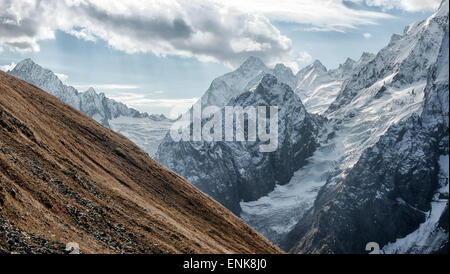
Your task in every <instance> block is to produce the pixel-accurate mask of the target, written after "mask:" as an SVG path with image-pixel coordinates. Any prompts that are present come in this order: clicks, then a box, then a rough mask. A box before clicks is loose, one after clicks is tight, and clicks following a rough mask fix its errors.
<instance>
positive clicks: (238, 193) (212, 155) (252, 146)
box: [157, 74, 323, 214]
mask: <svg viewBox="0 0 450 274" xmlns="http://www.w3.org/2000/svg"><path fill="white" fill-rule="evenodd" d="M227 105H228V106H240V107H243V108H246V107H248V106H251V107H254V106H267V107H269V106H277V107H278V140H277V141H278V147H277V149H276V151H275V152H261V151H260V146H259V145H260V144H262V143H265V142H262V141H260V140H259V139H257V140H256V142H252V141H250V142H227V141H219V142H206V141H201V142H193V141H189V142H184V141H181V142H175V141H173V140H172V139H171V136H170V135H168V136H167V137H166V138H165V139H164V141H163V142H162V143H161V145H160V146H159V149H158V153H157V160H158V161H159V162H160V163H162V164H163V165H165V166H166V167H168V168H170V169H173V170H174V171H176V172H178V173H180V174H182V175H183V176H184V177H186V178H187V179H188V180H189V181H190V182H192V183H193V184H194V185H195V186H197V187H198V188H200V189H201V190H202V191H204V192H205V193H207V194H209V195H211V196H212V197H213V198H214V199H216V200H217V201H219V202H220V203H222V204H223V205H225V206H226V207H227V208H229V209H231V210H232V211H233V212H235V213H236V214H239V213H240V206H239V202H241V201H252V200H256V199H258V198H259V197H261V196H264V195H266V194H267V193H269V192H270V191H272V190H273V188H274V187H275V184H285V183H287V182H288V181H289V179H290V178H291V177H292V174H293V172H294V171H295V170H297V169H298V168H299V167H301V166H302V165H304V164H305V163H306V162H305V159H306V158H308V157H309V156H310V155H311V154H312V152H313V151H314V150H315V148H316V146H317V142H316V136H317V135H318V128H319V126H318V125H319V124H320V123H322V122H323V121H322V119H321V118H319V117H316V116H314V115H310V114H309V113H307V111H306V110H305V108H304V107H303V105H302V102H301V101H300V98H299V97H298V96H297V95H296V94H295V93H294V92H293V91H292V89H291V88H290V87H289V86H288V85H286V84H284V83H281V82H279V81H278V79H277V78H276V77H275V76H273V75H271V74H266V75H264V76H263V78H262V79H261V80H260V82H259V83H257V84H256V85H255V86H254V87H253V88H251V89H250V90H249V91H247V92H244V93H242V94H240V95H239V96H237V97H236V98H234V99H231V101H230V102H229V103H228V104H227ZM223 112H224V110H223V109H222V113H223ZM224 116H225V115H222V117H224ZM222 124H223V125H224V124H225V122H223V123H222ZM235 127H236V125H235V124H234V128H235ZM223 134H224V133H223ZM223 140H224V138H223Z"/></svg>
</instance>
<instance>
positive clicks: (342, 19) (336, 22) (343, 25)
mask: <svg viewBox="0 0 450 274" xmlns="http://www.w3.org/2000/svg"><path fill="white" fill-rule="evenodd" d="M224 3H225V4H226V5H228V6H232V7H234V8H237V9H240V10H242V11H246V12H248V13H262V14H264V15H265V16H267V17H268V18H270V19H271V20H277V21H283V22H294V23H300V24H307V25H311V28H309V29H310V30H320V31H323V30H327V31H329V30H334V31H344V30H345V29H348V28H352V29H354V28H357V27H358V26H359V25H372V24H376V23H377V20H379V19H386V18H392V16H391V15H388V14H386V13H381V12H374V11H366V10H355V9H351V8H349V7H347V6H346V5H344V4H343V1H342V0H314V1H311V0H277V1H276V2H274V1H273V0H252V1H242V0H227V1H224Z"/></svg>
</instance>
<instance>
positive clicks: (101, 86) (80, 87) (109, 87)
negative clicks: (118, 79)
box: [72, 84, 139, 91]
mask: <svg viewBox="0 0 450 274" xmlns="http://www.w3.org/2000/svg"><path fill="white" fill-rule="evenodd" d="M72 86H73V87H74V88H76V89H78V90H87V89H89V88H90V87H93V88H94V89H95V90H100V91H102V90H115V89H118V90H125V89H138V88H139V86H136V85H121V84H82V85H77V84H73V85H72Z"/></svg>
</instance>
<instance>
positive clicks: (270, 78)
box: [8, 0, 449, 253]
mask: <svg viewBox="0 0 450 274" xmlns="http://www.w3.org/2000/svg"><path fill="white" fill-rule="evenodd" d="M448 10H449V1H448V0H444V1H442V3H441V5H440V7H439V9H438V10H437V11H436V12H435V13H434V14H433V15H432V16H430V17H429V18H427V19H425V20H423V21H420V22H416V23H413V24H411V25H409V26H407V27H406V28H405V30H404V32H403V33H402V34H394V35H392V37H391V39H390V41H389V43H388V44H387V45H386V46H385V47H384V48H382V49H381V50H380V51H379V52H378V53H376V54H371V53H363V54H362V56H361V57H360V59H359V60H357V61H355V60H352V59H350V58H349V59H347V60H346V61H345V62H344V63H343V64H341V65H340V66H339V67H338V68H335V69H327V68H326V67H325V66H324V65H323V64H322V63H321V62H320V61H318V60H316V61H314V62H313V63H312V64H311V65H309V66H307V67H305V68H303V69H301V70H300V71H299V72H298V73H296V74H294V73H293V72H292V70H291V69H289V68H288V67H286V66H285V65H283V64H277V65H275V66H274V67H273V68H269V67H268V66H266V65H265V64H264V63H263V62H262V61H261V60H260V59H258V58H256V57H249V58H248V59H247V60H246V61H245V62H244V63H243V64H242V65H241V66H239V67H238V68H237V69H236V70H234V71H232V72H230V73H227V74H225V75H222V76H220V77H218V78H216V79H214V80H213V81H212V83H211V85H210V87H209V88H208V89H207V90H206V92H205V93H204V94H203V96H202V97H201V98H200V100H199V102H198V103H199V104H201V105H202V107H206V106H217V107H218V108H219V109H220V111H221V112H223V111H224V107H225V106H233V107H244V108H245V107H248V106H277V107H278V121H279V123H278V129H279V130H278V149H277V150H276V151H274V152H261V151H259V149H258V148H259V146H260V145H261V144H264V142H262V141H261V140H259V139H257V140H256V141H252V142H227V141H219V142H209V141H183V142H176V141H174V140H173V139H172V138H171V136H170V135H169V134H168V133H167V131H168V128H169V127H170V126H171V125H172V123H173V122H174V121H172V120H169V119H167V118H165V117H163V116H155V115H148V114H145V113H140V112H138V111H136V110H134V109H130V108H128V107H126V106H125V105H123V104H121V103H118V102H115V101H113V100H111V99H108V98H106V97H105V96H104V95H103V94H97V93H96V92H95V91H94V90H93V89H90V90H88V91H86V92H83V93H79V92H78V91H76V90H75V89H74V88H72V87H68V86H65V85H63V84H62V83H61V81H59V79H58V78H57V77H56V75H54V74H53V73H52V72H51V71H49V70H46V69H43V68H41V67H40V66H38V65H37V64H34V63H33V62H32V61H31V60H29V59H27V60H24V61H22V62H20V63H19V64H18V65H17V66H16V68H14V69H13V70H12V71H11V72H9V73H10V74H11V75H14V76H17V77H19V78H21V79H24V80H25V81H27V82H29V83H31V84H34V85H36V86H37V87H40V88H42V89H44V90H45V91H47V92H49V93H50V94H52V95H54V96H56V97H57V98H59V99H61V100H62V101H64V102H66V103H67V104H69V105H71V106H73V107H75V108H76V109H78V110H81V111H82V112H84V113H85V114H87V115H89V116H90V117H92V118H94V119H95V120H97V121H98V122H100V123H102V124H103V125H105V126H107V127H109V128H111V129H112V130H115V131H117V132H119V133H123V134H124V135H125V136H126V137H129V138H130V139H131V140H132V141H134V142H135V143H136V144H137V145H138V146H140V147H141V148H142V149H144V150H145V151H147V152H148V153H149V154H150V155H151V156H154V157H155V160H156V161H158V162H159V163H161V164H162V165H164V166H165V167H166V168H169V169H171V170H173V171H174V172H176V173H178V174H180V175H181V176H183V177H184V178H186V179H187V181H189V182H190V183H192V184H193V185H194V186H195V187H197V188H199V189H200V190H201V191H203V192H204V193H206V194H207V195H209V196H210V197H211V198H213V199H215V200H217V201H218V202H220V203H221V204H222V205H224V206H225V207H227V208H228V209H229V210H231V211H232V212H233V213H234V214H236V215H238V216H240V217H241V218H242V219H243V220H244V221H245V222H246V223H247V224H249V225H250V226H251V227H253V228H254V229H256V230H257V231H259V232H260V233H261V234H262V235H264V236H265V237H267V238H268V239H269V240H270V241H272V242H273V243H275V244H276V245H278V246H279V247H281V248H282V249H283V250H285V251H289V252H292V253H366V252H367V251H366V245H367V244H368V243H375V244H377V245H379V247H380V249H381V252H384V253H448V222H449V221H448V192H449V190H448V189H449V185H448V182H449V171H448V166H449V163H448V155H449V151H448V139H449V135H448V124H449V121H448V97H449V91H448V88H449V86H448V81H449V75H448V58H449V57H448V48H449V45H448V36H449V30H448V20H449V19H448V13H449V11H448ZM8 79H9V78H8ZM233 126H234V127H235V126H236V125H235V124H234V125H233ZM247 129H248V128H247ZM105 130H106V129H105ZM83 134H84V132H83ZM127 159H129V158H127ZM130 161H131V160H130ZM131 162H132V161H131ZM180 180H181V179H180Z"/></svg>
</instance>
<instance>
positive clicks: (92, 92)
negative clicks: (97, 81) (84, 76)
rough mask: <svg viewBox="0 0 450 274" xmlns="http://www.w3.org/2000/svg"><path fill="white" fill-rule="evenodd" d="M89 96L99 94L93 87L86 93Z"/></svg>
mask: <svg viewBox="0 0 450 274" xmlns="http://www.w3.org/2000/svg"><path fill="white" fill-rule="evenodd" d="M85 93H87V94H97V92H96V91H95V89H94V88H93V87H89V88H88V90H86V91H85Z"/></svg>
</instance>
